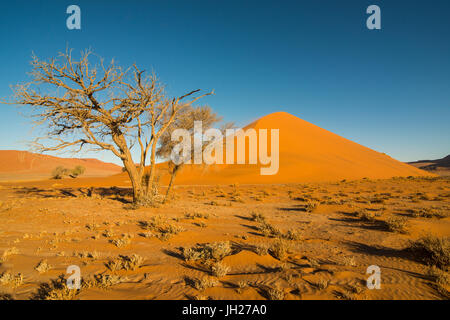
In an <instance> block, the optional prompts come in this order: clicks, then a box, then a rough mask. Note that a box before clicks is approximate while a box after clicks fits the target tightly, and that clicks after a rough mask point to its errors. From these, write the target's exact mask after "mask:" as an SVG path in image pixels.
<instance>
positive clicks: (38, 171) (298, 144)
mask: <svg viewBox="0 0 450 320" xmlns="http://www.w3.org/2000/svg"><path fill="white" fill-rule="evenodd" d="M250 128H253V129H256V130H257V131H258V129H279V135H280V145H279V154H280V155H279V161H280V165H279V171H278V173H277V174H276V175H267V176H263V175H261V174H260V167H261V165H259V164H257V165H248V164H245V165H238V164H230V165H227V164H223V165H210V166H203V165H185V166H184V167H183V169H182V171H181V172H180V173H179V174H178V176H177V180H176V183H175V184H184V185H191V184H192V185H195V184H231V183H242V184H266V183H268V184H272V183H301V182H328V181H339V180H343V179H347V180H353V179H362V178H371V179H384V178H391V177H396V176H402V177H407V176H434V174H433V173H430V172H427V171H424V170H421V169H418V168H416V167H414V166H411V165H409V164H406V163H403V162H400V161H397V160H395V159H393V158H391V157H389V156H387V155H386V154H383V153H380V152H377V151H374V150H372V149H369V148H367V147H364V146H362V145H360V144H357V143H355V142H353V141H350V140H348V139H345V138H343V137H341V136H338V135H336V134H334V133H332V132H330V131H327V130H325V129H322V128H320V127H318V126H316V125H313V124H311V123H309V122H307V121H304V120H302V119H300V118H297V117H295V116H293V115H291V114H288V113H286V112H276V113H272V114H269V115H267V116H265V117H262V118H260V119H259V120H257V121H255V122H253V123H251V124H249V125H248V126H246V127H244V129H250ZM268 136H270V134H268ZM269 150H270V148H269ZM246 151H247V152H248V148H247V150H246ZM58 165H62V166H65V167H74V166H76V165H83V166H84V167H86V174H85V175H84V176H85V177H94V176H97V177H101V176H103V177H104V178H101V179H98V178H97V179H95V180H93V179H88V180H85V182H86V183H89V184H91V185H117V186H126V185H129V179H128V176H127V174H126V173H123V172H121V168H120V167H119V166H117V165H114V164H110V163H103V162H101V161H99V160H95V159H64V158H57V157H52V156H45V155H38V154H32V153H29V152H24V151H0V179H2V180H3V181H5V180H7V179H6V178H7V177H13V178H14V179H11V180H20V178H21V177H24V178H25V177H28V178H30V177H32V176H35V177H36V178H39V177H40V178H41V179H42V178H43V177H45V178H47V177H49V176H50V173H51V171H52V170H53V169H54V168H55V167H56V166H58ZM158 169H159V172H160V174H161V180H160V182H161V183H162V184H167V183H168V180H169V176H168V174H167V163H161V164H158ZM112 174H114V175H112ZM111 175H112V176H111ZM106 176H109V177H106ZM24 180H25V179H24ZM81 180H82V179H81V178H80V179H77V181H73V182H69V181H70V179H69V181H67V182H69V183H70V184H73V183H75V184H79V183H83V182H82V181H81Z"/></svg>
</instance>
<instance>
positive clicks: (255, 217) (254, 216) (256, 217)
mask: <svg viewBox="0 0 450 320" xmlns="http://www.w3.org/2000/svg"><path fill="white" fill-rule="evenodd" d="M250 219H251V220H252V221H255V222H259V223H265V222H266V216H265V215H264V214H263V213H258V212H252V213H251V215H250Z"/></svg>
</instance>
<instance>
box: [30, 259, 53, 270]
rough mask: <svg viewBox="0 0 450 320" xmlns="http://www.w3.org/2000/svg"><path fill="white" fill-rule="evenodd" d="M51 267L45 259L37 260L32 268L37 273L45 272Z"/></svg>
mask: <svg viewBox="0 0 450 320" xmlns="http://www.w3.org/2000/svg"><path fill="white" fill-rule="evenodd" d="M51 268H52V267H51V265H49V264H48V261H47V260H46V259H44V260H41V261H39V263H38V264H37V266H36V267H35V268H34V270H36V271H37V272H39V273H45V272H47V271H48V270H50V269H51Z"/></svg>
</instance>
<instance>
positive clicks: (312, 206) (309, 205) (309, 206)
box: [305, 200, 319, 212]
mask: <svg viewBox="0 0 450 320" xmlns="http://www.w3.org/2000/svg"><path fill="white" fill-rule="evenodd" d="M318 207H319V202H318V201H314V200H308V201H307V202H306V205H305V211H306V212H313V211H315V210H316V209H317V208H318Z"/></svg>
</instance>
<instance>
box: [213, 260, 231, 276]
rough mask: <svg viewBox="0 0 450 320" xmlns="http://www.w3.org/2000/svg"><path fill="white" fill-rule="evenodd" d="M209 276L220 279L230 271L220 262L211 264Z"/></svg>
mask: <svg viewBox="0 0 450 320" xmlns="http://www.w3.org/2000/svg"><path fill="white" fill-rule="evenodd" d="M210 268H211V274H212V275H213V276H215V277H218V278H221V277H224V276H226V275H227V274H228V272H229V271H230V267H228V266H226V265H225V264H223V263H222V262H215V263H212V264H211V266H210Z"/></svg>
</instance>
